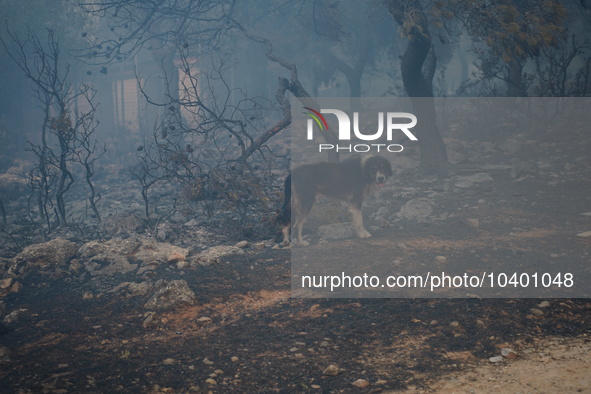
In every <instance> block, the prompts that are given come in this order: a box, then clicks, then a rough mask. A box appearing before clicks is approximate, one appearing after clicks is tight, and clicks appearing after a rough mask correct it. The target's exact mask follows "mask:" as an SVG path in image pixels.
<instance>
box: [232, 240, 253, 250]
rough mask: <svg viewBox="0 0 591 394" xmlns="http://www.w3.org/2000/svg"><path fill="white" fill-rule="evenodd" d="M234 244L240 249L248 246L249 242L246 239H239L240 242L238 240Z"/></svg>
mask: <svg viewBox="0 0 591 394" xmlns="http://www.w3.org/2000/svg"><path fill="white" fill-rule="evenodd" d="M234 246H236V247H237V248H240V249H245V248H248V247H249V246H250V242H248V241H240V242H238V243H237V244H236V245H234Z"/></svg>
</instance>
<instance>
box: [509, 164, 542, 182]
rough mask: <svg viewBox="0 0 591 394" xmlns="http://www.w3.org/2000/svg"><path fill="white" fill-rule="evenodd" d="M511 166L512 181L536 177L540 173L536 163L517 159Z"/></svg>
mask: <svg viewBox="0 0 591 394" xmlns="http://www.w3.org/2000/svg"><path fill="white" fill-rule="evenodd" d="M511 164H512V166H511V179H515V178H519V177H522V176H524V175H535V174H537V173H538V167H537V166H536V164H535V163H530V162H528V161H524V160H519V159H515V160H513V162H512V163H511Z"/></svg>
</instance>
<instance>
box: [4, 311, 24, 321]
mask: <svg viewBox="0 0 591 394" xmlns="http://www.w3.org/2000/svg"><path fill="white" fill-rule="evenodd" d="M26 311H27V310H26V309H17V310H16V311H12V312H10V313H9V314H8V315H6V316H4V319H2V323H4V324H7V325H11V324H13V323H16V322H17V321H18V319H19V317H20V314H21V313H22V312H26Z"/></svg>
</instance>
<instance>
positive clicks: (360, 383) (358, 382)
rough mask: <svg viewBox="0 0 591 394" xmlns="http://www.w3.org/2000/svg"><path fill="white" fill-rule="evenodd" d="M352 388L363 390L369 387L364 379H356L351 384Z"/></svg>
mask: <svg viewBox="0 0 591 394" xmlns="http://www.w3.org/2000/svg"><path fill="white" fill-rule="evenodd" d="M351 384H352V385H353V386H355V387H358V388H360V389H364V388H366V387H367V386H369V382H368V381H367V380H365V379H357V380H356V381H354V382H353V383H351Z"/></svg>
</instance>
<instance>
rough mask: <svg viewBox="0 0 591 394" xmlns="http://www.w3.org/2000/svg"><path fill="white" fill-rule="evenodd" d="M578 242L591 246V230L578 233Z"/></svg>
mask: <svg viewBox="0 0 591 394" xmlns="http://www.w3.org/2000/svg"><path fill="white" fill-rule="evenodd" d="M577 242H579V243H580V244H582V245H586V246H590V245H591V231H585V232H583V233H579V234H577Z"/></svg>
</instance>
